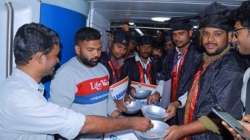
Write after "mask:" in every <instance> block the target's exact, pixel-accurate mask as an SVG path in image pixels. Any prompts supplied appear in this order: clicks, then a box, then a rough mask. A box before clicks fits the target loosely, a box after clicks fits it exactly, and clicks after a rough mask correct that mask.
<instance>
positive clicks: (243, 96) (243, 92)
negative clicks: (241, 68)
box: [241, 68, 250, 107]
mask: <svg viewBox="0 0 250 140" xmlns="http://www.w3.org/2000/svg"><path fill="white" fill-rule="evenodd" d="M249 78H250V68H248V69H247V70H246V71H245V73H244V77H243V85H242V88H241V101H242V103H243V106H244V107H245V106H246V95H247V84H248V82H249V80H248V79H249ZM248 94H249V93H248Z"/></svg>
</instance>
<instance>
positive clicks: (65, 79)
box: [49, 27, 119, 140]
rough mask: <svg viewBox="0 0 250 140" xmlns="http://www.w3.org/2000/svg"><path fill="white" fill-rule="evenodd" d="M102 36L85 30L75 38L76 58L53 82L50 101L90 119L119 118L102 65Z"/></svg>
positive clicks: (107, 77) (91, 139) (93, 30)
mask: <svg viewBox="0 0 250 140" xmlns="http://www.w3.org/2000/svg"><path fill="white" fill-rule="evenodd" d="M100 37H101V35H100V33H99V32H98V31H97V30H95V29H93V28H88V27H86V28H82V29H80V30H79V31H78V32H77V33H76V35H75V52H76V56H75V57H73V58H71V59H70V60H69V61H68V62H66V63H65V64H64V65H62V66H61V67H60V68H59V69H58V70H57V72H56V74H55V77H54V78H53V80H52V81H51V87H50V94H51V97H50V99H49V100H50V101H51V102H53V103H56V104H58V105H60V106H63V107H67V108H70V109H72V110H74V111H77V112H80V113H82V114H86V115H99V116H107V115H111V116H113V117H116V115H117V114H119V112H118V111H116V108H115V105H114V103H113V99H112V97H111V95H110V94H109V77H110V76H109V72H108V70H107V69H106V67H105V66H104V65H103V64H101V63H99V59H100V57H101V40H100ZM80 137H81V138H82V139H84V140H87V139H90V140H94V139H101V138H102V135H83V136H80Z"/></svg>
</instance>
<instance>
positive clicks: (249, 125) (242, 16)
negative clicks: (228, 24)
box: [223, 1, 250, 140]
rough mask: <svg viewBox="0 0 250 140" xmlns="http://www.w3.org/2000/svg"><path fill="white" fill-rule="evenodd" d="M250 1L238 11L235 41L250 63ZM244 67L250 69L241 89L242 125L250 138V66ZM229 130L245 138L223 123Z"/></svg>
mask: <svg viewBox="0 0 250 140" xmlns="http://www.w3.org/2000/svg"><path fill="white" fill-rule="evenodd" d="M249 17H250V1H245V2H243V3H242V4H241V6H240V7H239V8H238V9H237V10H236V14H235V17H234V21H235V24H234V28H235V29H234V37H235V38H234V39H235V41H236V42H237V43H238V50H239V53H240V54H242V55H243V57H245V58H246V61H248V62H249V55H250V18H249ZM244 66H246V67H248V68H247V70H246V71H245V74H244V78H243V86H242V89H241V100H242V103H243V105H244V107H245V114H247V115H245V116H243V118H242V121H241V124H242V126H243V129H244V130H245V132H246V133H245V134H246V136H247V137H248V138H250V101H249V100H250V95H249V94H250V93H249V89H248V88H250V87H249V82H250V81H249V78H250V67H249V66H250V65H249V63H247V64H246V63H245V64H244ZM223 124H224V125H225V126H226V127H227V128H228V130H229V131H230V132H231V133H232V135H233V136H234V137H235V139H236V140H243V138H242V137H241V136H240V135H239V134H237V133H236V132H235V131H234V130H233V129H232V128H230V127H228V126H227V125H226V123H223Z"/></svg>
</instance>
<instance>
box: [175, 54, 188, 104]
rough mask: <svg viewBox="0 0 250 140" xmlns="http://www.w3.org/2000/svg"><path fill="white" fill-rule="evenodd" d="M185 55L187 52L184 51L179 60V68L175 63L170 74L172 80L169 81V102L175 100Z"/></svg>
mask: <svg viewBox="0 0 250 140" xmlns="http://www.w3.org/2000/svg"><path fill="white" fill-rule="evenodd" d="M186 54H187V50H185V52H184V54H183V56H182V58H180V59H181V60H180V63H179V66H178V62H177V64H175V66H174V68H173V71H172V73H171V79H172V80H171V102H173V101H176V100H177V89H178V86H179V80H180V72H181V69H182V67H183V64H184V59H185V56H186Z"/></svg>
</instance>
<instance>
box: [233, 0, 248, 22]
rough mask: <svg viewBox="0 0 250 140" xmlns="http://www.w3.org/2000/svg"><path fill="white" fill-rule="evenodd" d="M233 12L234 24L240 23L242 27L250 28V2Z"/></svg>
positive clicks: (243, 3)
mask: <svg viewBox="0 0 250 140" xmlns="http://www.w3.org/2000/svg"><path fill="white" fill-rule="evenodd" d="M233 12H234V13H233V14H232V15H233V18H234V22H236V21H240V23H241V24H242V26H244V27H250V1H244V2H242V4H241V5H240V7H239V8H237V9H236V10H235V11H233Z"/></svg>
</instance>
